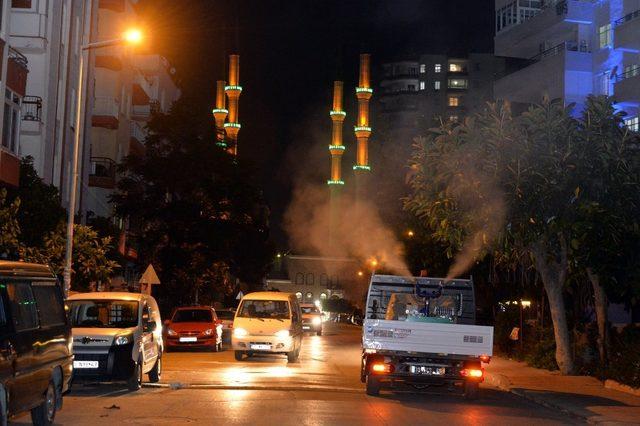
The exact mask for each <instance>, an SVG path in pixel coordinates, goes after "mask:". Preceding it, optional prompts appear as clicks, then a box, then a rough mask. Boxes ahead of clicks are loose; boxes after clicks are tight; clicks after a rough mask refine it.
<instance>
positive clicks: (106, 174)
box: [89, 157, 116, 189]
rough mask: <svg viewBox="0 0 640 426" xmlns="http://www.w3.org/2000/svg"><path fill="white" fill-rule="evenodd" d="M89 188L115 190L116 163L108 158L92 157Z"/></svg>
mask: <svg viewBox="0 0 640 426" xmlns="http://www.w3.org/2000/svg"><path fill="white" fill-rule="evenodd" d="M90 167H91V168H90V169H89V186H92V187H97V188H105V189H113V188H115V186H116V162H115V161H113V160H112V159H110V158H106V157H91V159H90Z"/></svg>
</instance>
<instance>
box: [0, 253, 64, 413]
mask: <svg viewBox="0 0 640 426" xmlns="http://www.w3.org/2000/svg"><path fill="white" fill-rule="evenodd" d="M72 372H73V355H72V352H71V327H70V324H69V321H68V319H67V315H66V312H65V305H64V299H63V295H62V289H61V288H60V285H59V284H58V282H57V281H56V277H55V276H54V275H53V273H52V272H51V270H50V269H49V268H48V267H47V266H44V265H36V264H32V263H24V262H7V261H0V424H5V422H6V420H7V419H8V418H9V417H11V416H13V415H15V414H18V413H20V412H24V411H27V410H31V419H32V420H33V423H34V424H36V425H49V424H52V423H53V420H54V418H55V415H56V411H57V410H59V409H60V408H62V395H63V394H64V393H65V392H67V390H68V389H69V383H70V381H71V374H72Z"/></svg>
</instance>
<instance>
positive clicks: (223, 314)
mask: <svg viewBox="0 0 640 426" xmlns="http://www.w3.org/2000/svg"><path fill="white" fill-rule="evenodd" d="M216 314H217V315H218V318H220V319H223V320H232V319H233V317H234V316H235V314H236V313H235V312H233V311H216Z"/></svg>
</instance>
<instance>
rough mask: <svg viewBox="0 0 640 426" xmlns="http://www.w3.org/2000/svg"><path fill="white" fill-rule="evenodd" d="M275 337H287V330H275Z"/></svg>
mask: <svg viewBox="0 0 640 426" xmlns="http://www.w3.org/2000/svg"><path fill="white" fill-rule="evenodd" d="M276 337H279V338H281V339H284V338H285V337H289V330H280V331H276Z"/></svg>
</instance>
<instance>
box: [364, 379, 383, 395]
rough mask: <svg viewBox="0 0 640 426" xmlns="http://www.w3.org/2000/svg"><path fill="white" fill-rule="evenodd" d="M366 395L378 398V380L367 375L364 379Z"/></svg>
mask: <svg viewBox="0 0 640 426" xmlns="http://www.w3.org/2000/svg"><path fill="white" fill-rule="evenodd" d="M366 383H367V384H366V387H367V395H369V396H378V395H380V379H378V378H377V377H376V376H374V375H373V374H368V375H367V379H366Z"/></svg>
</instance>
